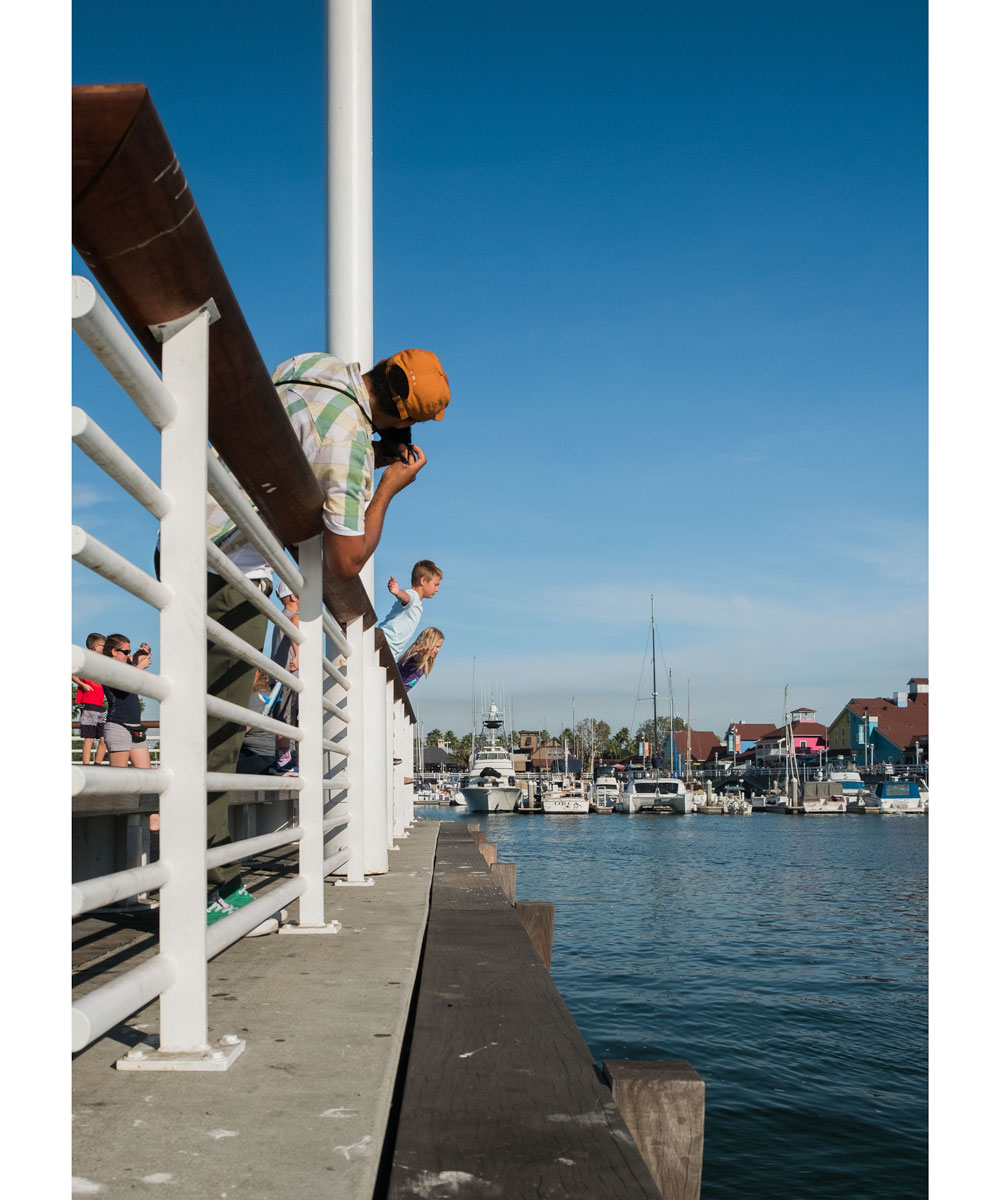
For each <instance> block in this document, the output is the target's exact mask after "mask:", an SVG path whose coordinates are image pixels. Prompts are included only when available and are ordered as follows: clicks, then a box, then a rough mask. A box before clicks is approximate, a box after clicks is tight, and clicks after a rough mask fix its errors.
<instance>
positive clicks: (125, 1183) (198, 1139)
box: [72, 819, 440, 1200]
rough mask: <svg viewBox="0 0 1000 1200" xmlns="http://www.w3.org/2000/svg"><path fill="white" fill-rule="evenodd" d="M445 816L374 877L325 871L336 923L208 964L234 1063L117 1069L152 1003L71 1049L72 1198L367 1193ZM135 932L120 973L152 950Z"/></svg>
mask: <svg viewBox="0 0 1000 1200" xmlns="http://www.w3.org/2000/svg"><path fill="white" fill-rule="evenodd" d="M439 826H440V822H439V821H436V820H427V819H418V820H417V821H416V822H415V823H414V824H413V825H412V826H411V827H410V830H409V833H408V836H407V837H405V838H402V839H399V840H397V842H396V844H395V848H394V849H393V850H392V851H391V852H390V867H391V870H390V872H389V873H388V874H387V875H383V876H379V877H377V878H376V879H375V881H374V884H373V886H371V887H336V886H334V883H333V881H332V880H328V881H327V883H326V919H327V921H334V920H336V921H340V922H341V925H342V929H341V931H340V932H339V933H335V934H318V935H287V934H277V933H272V934H269V935H268V936H265V937H256V938H245V939H243V940H242V941H240V942H237V943H236V944H235V945H234V946H230V947H229V948H228V949H227V950H225V951H224V952H223V953H222V954H220V955H218V956H217V957H216V958H214V959H213V960H212V961H211V962H210V963H209V964H208V977H209V989H208V990H209V1002H208V1022H209V1031H208V1036H209V1041H210V1042H214V1041H215V1040H216V1039H218V1038H220V1037H222V1036H223V1035H225V1034H230V1033H232V1034H236V1035H238V1036H239V1037H241V1038H245V1039H246V1042H247V1047H246V1050H245V1051H244V1053H243V1054H242V1055H241V1056H240V1058H239V1059H238V1060H237V1061H236V1062H235V1063H234V1064H233V1066H232V1067H231V1068H230V1069H229V1070H228V1071H225V1072H220V1073H213V1072H205V1073H202V1072H177V1073H174V1072H160V1071H156V1072H145V1071H136V1072H132V1071H118V1070H116V1069H115V1068H114V1063H115V1061H116V1060H117V1059H118V1058H120V1057H121V1056H122V1055H123V1054H124V1053H126V1052H127V1051H128V1050H129V1049H130V1048H131V1047H132V1046H133V1045H135V1044H137V1043H138V1042H140V1041H143V1040H147V1039H148V1038H149V1037H150V1035H152V1034H155V1033H156V1032H157V1030H158V1025H157V1019H158V1011H159V1006H158V1004H155V1003H154V1004H152V1005H150V1006H149V1007H148V1008H146V1009H143V1010H142V1011H140V1012H138V1013H136V1014H135V1015H134V1016H133V1017H132V1018H130V1019H129V1020H128V1021H126V1022H124V1023H123V1024H121V1025H119V1026H117V1027H115V1028H114V1029H112V1030H111V1031H109V1033H108V1034H107V1035H106V1036H105V1037H103V1038H101V1039H99V1040H98V1041H97V1042H95V1043H94V1044H93V1045H92V1046H90V1047H88V1048H87V1049H86V1050H84V1051H82V1052H81V1053H80V1054H78V1055H77V1056H76V1058H75V1061H74V1064H73V1126H72V1141H73V1146H72V1156H73V1175H74V1187H73V1191H74V1194H75V1195H95V1196H100V1197H103V1198H108V1200H115V1198H117V1197H125V1196H129V1197H134V1196H135V1195H137V1194H139V1195H141V1194H143V1193H147V1192H148V1191H149V1190H150V1185H156V1184H160V1183H163V1184H167V1185H169V1186H168V1188H167V1189H166V1190H167V1191H168V1192H169V1195H170V1196H171V1197H173V1198H174V1200H209V1198H213V1197H219V1198H220V1200H242V1198H244V1197H252V1198H253V1200H272V1198H273V1200H279V1198H280V1200H287V1198H288V1197H313V1196H322V1197H324V1200H364V1198H366V1197H369V1196H371V1194H372V1191H373V1188H374V1186H375V1181H376V1177H377V1175H378V1171H379V1163H380V1155H381V1151H382V1146H383V1141H384V1137H385V1132H386V1126H387V1122H388V1119H389V1111H390V1105H391V1102H392V1097H393V1089H394V1086H395V1082H396V1073H397V1065H398V1062H399V1057H400V1051H401V1047H402V1043H403V1036H404V1032H405V1028H406V1022H407V1016H408V1012H409V1008H410V1002H411V998H412V995H413V988H414V984H415V981H416V976H417V971H418V966H419V962H420V952H421V945H422V941H423V937H424V930H425V928H426V923H427V913H428V905H429V895H430V888H431V881H432V877H433V868H434V857H435V847H436V844H437V836H438V829H439ZM295 915H296V913H295V907H293V908H292V911H291V916H292V917H293V918H294V916H295ZM132 941H133V953H132V954H131V955H130V954H127V953H124V952H122V953H120V954H118V955H115V956H113V957H112V958H111V959H108V960H106V962H105V964H104V965H105V966H107V965H108V963H109V962H112V961H113V958H114V957H119V958H122V959H123V960H125V961H123V962H122V964H121V969H127V968H129V967H131V966H134V965H136V962H137V961H141V955H142V954H148V953H151V952H152V948H151V945H150V946H148V947H147V946H143V945H141V944H138V943H137V942H136V939H132ZM147 941H148V942H150V943H151V941H152V939H151V938H147ZM137 954H138V955H139V956H140V957H138V958H137V957H136V955H137ZM86 974H87V972H86V971H83V972H81V975H84V976H85V975H86ZM105 978H106V976H105ZM87 986H88V983H86V982H85V983H83V984H81V988H80V990H81V991H85V990H86V988H87ZM89 986H93V984H89ZM153 1190H154V1191H155V1187H154V1188H153Z"/></svg>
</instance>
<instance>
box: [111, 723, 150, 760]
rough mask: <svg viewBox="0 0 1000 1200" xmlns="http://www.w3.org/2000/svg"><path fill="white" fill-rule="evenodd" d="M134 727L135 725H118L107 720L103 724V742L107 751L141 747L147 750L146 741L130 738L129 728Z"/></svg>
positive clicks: (113, 751)
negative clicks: (135, 740) (136, 740)
mask: <svg viewBox="0 0 1000 1200" xmlns="http://www.w3.org/2000/svg"><path fill="white" fill-rule="evenodd" d="M134 728H136V727H135V726H133V725H119V724H118V723H117V722H116V721H108V722H107V723H106V724H105V726H104V744H105V746H107V748H108V752H109V753H115V754H116V753H118V752H119V751H122V750H139V749H142V748H143V747H145V748H146V749H147V750H148V749H149V743H148V742H145V741H143V742H134V741H133V740H132V734H131V732H130V730H132V729H134ZM139 728H141V726H140V727H139Z"/></svg>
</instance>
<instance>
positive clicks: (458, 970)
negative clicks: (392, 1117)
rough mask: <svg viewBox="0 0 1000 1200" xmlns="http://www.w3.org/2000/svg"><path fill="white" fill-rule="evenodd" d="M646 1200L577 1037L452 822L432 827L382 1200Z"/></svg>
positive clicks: (633, 1156) (646, 1190) (643, 1177)
mask: <svg viewBox="0 0 1000 1200" xmlns="http://www.w3.org/2000/svg"><path fill="white" fill-rule="evenodd" d="M438 1195H441V1196H444V1195H454V1196H462V1197H480V1196H481V1197H487V1196H489V1197H498V1196H499V1197H503V1198H504V1200H521V1198H524V1200H527V1198H528V1197H531V1198H532V1200H536V1198H537V1197H539V1196H548V1197H551V1198H553V1200H556V1198H562V1200H616V1198H618V1197H621V1198H623V1200H624V1198H625V1197H628V1198H630V1200H639V1198H640V1197H642V1198H643V1200H656V1198H657V1197H658V1195H659V1193H658V1192H657V1190H656V1187H655V1184H654V1183H653V1180H652V1178H651V1177H650V1174H649V1171H648V1169H647V1168H646V1166H645V1164H644V1162H643V1160H642V1156H641V1155H640V1154H639V1151H638V1149H637V1148H636V1146H635V1143H634V1142H633V1141H632V1138H631V1137H630V1135H629V1133H628V1131H627V1128H626V1126H625V1123H624V1121H623V1119H622V1117H621V1114H620V1113H619V1112H618V1110H617V1107H616V1106H615V1104H614V1102H613V1100H612V1098H611V1093H610V1090H609V1089H608V1088H607V1086H606V1085H605V1084H604V1083H602V1081H601V1080H600V1079H599V1077H598V1074H597V1072H596V1070H595V1068H594V1062H593V1059H592V1057H591V1054H590V1052H589V1050H588V1049H587V1045H586V1043H585V1042H584V1040H583V1037H582V1035H581V1034H580V1031H579V1030H578V1029H577V1027H576V1025H575V1024H574V1022H573V1018H572V1017H571V1016H570V1014H569V1011H568V1009H567V1008H566V1005H565V1003H564V1002H563V1000H562V997H561V996H560V995H559V992H558V991H557V990H556V988H555V985H554V984H553V983H552V980H551V979H550V977H549V975H548V972H547V971H546V970H545V968H544V967H543V965H542V963H541V962H540V961H539V958H538V955H537V954H536V953H535V951H534V949H533V948H532V946H531V944H530V942H529V940H528V938H527V937H526V936H525V932H524V929H523V928H522V926H521V923H520V921H519V920H518V918H517V915H516V913H515V911H514V910H513V909H512V908H511V906H510V904H509V902H508V901H507V899H506V897H505V896H504V895H503V894H502V892H501V891H500V889H499V888H498V887H497V885H496V881H495V879H494V878H493V877H492V875H491V872H490V870H489V868H488V867H487V866H486V865H485V863H484V862H483V861H482V859H481V857H480V855H479V852H478V848H477V847H476V845H475V844H474V843H473V842H472V840H471V839H470V838H468V836H467V835H466V830H465V828H464V827H463V826H461V825H458V824H456V823H453V822H442V824H441V826H440V833H439V838H438V853H437V860H436V862H435V867H434V882H433V887H432V892H431V908H430V914H429V918H428V925H427V940H426V945H425V950H424V955H423V961H422V964H421V971H420V985H419V991H418V998H417V1006H416V1012H415V1016H414V1026H413V1035H412V1040H411V1046H410V1053H409V1059H408V1062H407V1066H406V1077H405V1082H404V1086H403V1094H402V1098H401V1101H400V1107H399V1123H398V1129H397V1135H396V1142H395V1147H394V1153H393V1159H392V1168H391V1173H390V1178H389V1183H388V1190H387V1196H388V1198H389V1200H404V1198H406V1200H410V1198H414V1200H415V1198H416V1197H424V1198H426V1197H428V1196H438Z"/></svg>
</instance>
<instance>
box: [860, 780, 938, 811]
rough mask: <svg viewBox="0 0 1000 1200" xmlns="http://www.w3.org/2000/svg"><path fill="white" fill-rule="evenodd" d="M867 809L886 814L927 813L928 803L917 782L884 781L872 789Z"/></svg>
mask: <svg viewBox="0 0 1000 1200" xmlns="http://www.w3.org/2000/svg"><path fill="white" fill-rule="evenodd" d="M867 807H869V808H877V809H879V810H880V811H881V812H884V813H925V812H926V811H927V801H926V799H925V795H922V794H921V789H920V785H919V783H918V782H917V780H915V779H884V780H879V782H878V783H876V784H875V786H874V788H872V790H871V792H870V793H869V796H868V803H867Z"/></svg>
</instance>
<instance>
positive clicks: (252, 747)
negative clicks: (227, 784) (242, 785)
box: [236, 671, 275, 775]
mask: <svg viewBox="0 0 1000 1200" xmlns="http://www.w3.org/2000/svg"><path fill="white" fill-rule="evenodd" d="M269 692H270V680H269V678H268V676H267V675H266V674H265V673H264V672H263V671H258V672H257V673H256V674H255V675H254V677H253V691H252V692H251V693H250V701H249V703H248V704H247V708H249V709H251V710H252V711H253V712H255V713H263V712H265V711H266V710H267V702H268V693H269ZM236 770H237V773H238V774H240V775H273V774H274V773H275V772H274V734H273V733H268V732H267V730H266V729H257V728H255V727H254V726H253V725H248V726H247V731H246V733H245V734H244V737H243V745H242V746H240V756H239V758H238V759H237V760H236Z"/></svg>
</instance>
